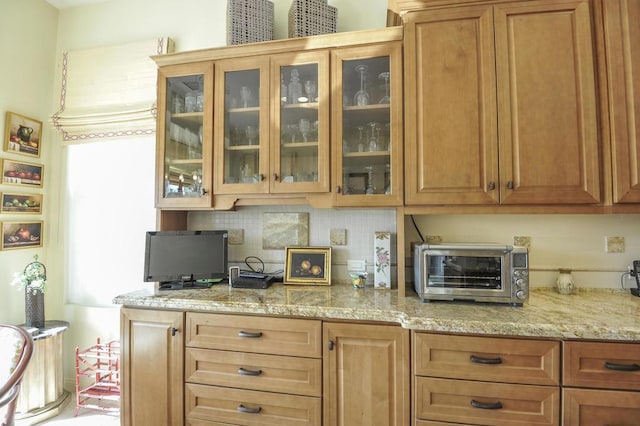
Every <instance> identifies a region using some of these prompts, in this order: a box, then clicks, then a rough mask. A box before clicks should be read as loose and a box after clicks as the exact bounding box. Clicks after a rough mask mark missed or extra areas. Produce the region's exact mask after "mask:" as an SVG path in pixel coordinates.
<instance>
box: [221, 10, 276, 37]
mask: <svg viewBox="0 0 640 426" xmlns="http://www.w3.org/2000/svg"><path fill="white" fill-rule="evenodd" d="M269 40H273V3H272V2H270V1H269V0H228V3H227V44H229V45H232V44H244V43H255V42H258V41H269Z"/></svg>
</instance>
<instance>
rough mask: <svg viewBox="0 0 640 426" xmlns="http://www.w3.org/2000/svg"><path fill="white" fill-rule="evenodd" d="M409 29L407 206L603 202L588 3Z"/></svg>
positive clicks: (414, 15) (496, 8)
mask: <svg viewBox="0 0 640 426" xmlns="http://www.w3.org/2000/svg"><path fill="white" fill-rule="evenodd" d="M404 22H405V93H407V94H411V96H407V97H406V102H405V133H406V140H407V143H406V146H405V202H406V204H407V205H436V204H475V205H492V204H529V205H533V204H538V205H543V204H598V203H600V202H601V194H600V186H601V183H600V167H599V164H600V159H599V141H598V134H597V130H598V125H597V117H596V98H595V93H596V91H595V80H594V71H595V70H594V60H593V47H592V45H593V39H592V31H591V13H590V7H589V2H588V1H587V0H560V1H558V0H539V1H527V2H513V3H500V4H494V5H492V4H488V5H473V6H457V7H452V8H446V7H444V8H442V7H439V8H435V9H433V10H429V9H425V10H421V11H413V12H410V13H407V14H406V15H405V16H404Z"/></svg>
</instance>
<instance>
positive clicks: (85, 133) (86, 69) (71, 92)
mask: <svg viewBox="0 0 640 426" xmlns="http://www.w3.org/2000/svg"><path fill="white" fill-rule="evenodd" d="M172 51H173V42H172V40H171V39H169V38H167V37H164V38H157V39H153V40H146V41H141V42H135V43H128V44H124V45H117V46H105V47H98V48H92V49H84V50H74V51H69V52H64V53H63V57H62V78H61V85H60V86H61V87H60V110H59V111H58V112H56V113H55V114H53V115H52V116H51V119H50V122H51V123H52V124H53V125H54V126H55V127H56V128H57V129H58V130H59V131H60V132H62V134H63V140H64V141H65V143H78V142H85V141H89V140H94V139H103V138H112V137H122V136H135V135H145V134H152V133H154V132H155V126H156V124H155V114H156V93H157V90H156V82H157V66H156V64H155V62H154V61H153V60H152V59H151V58H150V56H152V55H160V54H164V53H171V52H172Z"/></svg>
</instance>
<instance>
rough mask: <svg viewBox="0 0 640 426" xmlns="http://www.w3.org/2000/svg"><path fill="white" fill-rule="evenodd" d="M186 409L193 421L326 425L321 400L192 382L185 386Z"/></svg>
mask: <svg viewBox="0 0 640 426" xmlns="http://www.w3.org/2000/svg"><path fill="white" fill-rule="evenodd" d="M185 410H186V415H185V417H186V418H187V421H189V422H191V421H197V420H204V421H217V422H220V423H231V424H234V425H246V426H249V425H250V426H254V425H255V426H270V425H274V426H275V425H277V426H288V425H318V426H319V425H321V424H322V402H321V399H320V398H314V397H309V396H297V395H284V394H276V393H270V392H258V391H249V390H240V389H231V388H222V387H217V386H205V385H194V384H191V383H187V384H186V385H185ZM251 411H253V412H251Z"/></svg>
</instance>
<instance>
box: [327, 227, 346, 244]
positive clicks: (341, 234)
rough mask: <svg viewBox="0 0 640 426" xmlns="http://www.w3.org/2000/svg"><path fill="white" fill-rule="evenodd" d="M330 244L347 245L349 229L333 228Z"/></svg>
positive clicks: (330, 234)
mask: <svg viewBox="0 0 640 426" xmlns="http://www.w3.org/2000/svg"><path fill="white" fill-rule="evenodd" d="M329 245H332V246H346V245H347V230H346V229H331V230H330V231H329Z"/></svg>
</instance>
